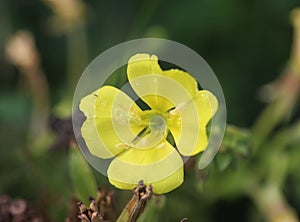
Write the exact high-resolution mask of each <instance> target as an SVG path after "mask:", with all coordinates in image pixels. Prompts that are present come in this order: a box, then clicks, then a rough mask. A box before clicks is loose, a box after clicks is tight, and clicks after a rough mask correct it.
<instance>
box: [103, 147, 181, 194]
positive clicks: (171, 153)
mask: <svg viewBox="0 0 300 222" xmlns="http://www.w3.org/2000/svg"><path fill="white" fill-rule="evenodd" d="M107 174H108V178H109V181H110V182H111V183H112V184H113V185H114V186H116V187H118V188H120V189H132V188H134V187H135V186H136V185H137V183H138V182H139V181H140V180H143V181H144V183H145V184H146V185H149V184H152V186H153V191H154V192H155V193H166V192H169V191H171V190H173V189H175V188H176V187H178V186H179V185H180V184H181V183H182V182H183V162H182V159H181V157H180V155H179V154H178V152H177V151H176V149H175V148H174V147H172V146H171V145H170V144H169V143H168V142H164V143H162V144H161V145H160V146H159V147H157V148H152V149H137V148H130V149H128V150H125V151H124V152H122V153H121V154H119V155H118V156H117V157H116V158H115V159H114V160H113V161H112V162H111V164H110V166H109V168H108V171H107Z"/></svg>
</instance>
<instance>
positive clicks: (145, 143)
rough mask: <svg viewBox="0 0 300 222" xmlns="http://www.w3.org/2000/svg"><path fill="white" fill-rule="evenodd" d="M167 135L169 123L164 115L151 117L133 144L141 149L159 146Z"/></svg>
mask: <svg viewBox="0 0 300 222" xmlns="http://www.w3.org/2000/svg"><path fill="white" fill-rule="evenodd" d="M166 135H167V123H166V120H165V119H164V117H163V116H161V115H158V114H155V115H153V116H151V117H150V119H149V123H148V126H147V127H146V128H144V130H142V131H141V132H140V133H139V135H137V137H136V138H135V139H134V140H133V141H132V146H133V147H135V148H140V149H149V148H154V147H159V145H160V144H161V143H162V142H163V141H164V140H163V139H165V138H166Z"/></svg>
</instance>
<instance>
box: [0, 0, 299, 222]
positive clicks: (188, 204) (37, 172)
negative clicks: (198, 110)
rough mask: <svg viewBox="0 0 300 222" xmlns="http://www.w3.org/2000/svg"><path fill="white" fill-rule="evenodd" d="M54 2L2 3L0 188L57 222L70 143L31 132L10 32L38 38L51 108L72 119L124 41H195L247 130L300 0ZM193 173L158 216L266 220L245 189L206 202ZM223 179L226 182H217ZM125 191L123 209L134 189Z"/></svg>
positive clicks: (278, 65) (102, 181)
mask: <svg viewBox="0 0 300 222" xmlns="http://www.w3.org/2000/svg"><path fill="white" fill-rule="evenodd" d="M64 1H66V2H69V0H62V1H61V2H64ZM49 2H51V1H38V0H27V1H17V0H1V2H0V25H1V29H0V44H1V45H0V46H1V55H0V141H1V148H0V194H8V195H10V196H11V197H20V198H24V199H26V200H27V201H29V202H30V203H33V204H34V205H35V206H38V208H39V209H44V211H46V214H47V215H48V216H49V218H51V220H52V221H63V220H64V218H65V217H66V214H67V210H68V208H69V202H70V200H71V196H72V189H73V188H72V183H71V181H70V180H71V179H70V176H69V170H68V153H67V151H66V149H59V150H58V151H55V152H49V151H48V148H49V147H50V146H51V144H53V143H54V142H55V139H56V137H57V135H55V133H53V132H52V133H47V136H45V135H42V136H37V137H39V138H36V137H35V134H34V133H33V132H35V131H34V130H33V131H31V129H30V126H31V125H32V121H33V120H32V118H34V117H33V114H32V113H34V108H33V106H34V102H33V99H32V95H33V94H38V92H37V91H35V92H32V91H31V89H30V80H28V77H27V76H26V75H24V74H22V70H21V71H20V68H19V67H18V65H17V66H16V65H15V64H12V63H11V62H10V60H9V59H8V58H7V56H6V55H5V54H6V53H5V51H6V45H7V42H8V40H9V38H10V37H11V36H12V35H13V34H14V33H16V32H17V31H18V30H27V31H29V32H30V33H31V34H32V36H33V38H34V40H35V44H36V49H37V51H38V53H39V56H40V61H41V64H40V69H41V70H42V71H43V72H44V74H45V76H46V80H47V83H48V86H49V107H50V113H51V114H54V115H56V116H59V117H66V116H68V114H70V113H71V110H70V109H71V106H70V104H71V102H72V101H71V100H72V93H73V90H74V88H75V84H76V82H77V81H78V79H79V77H80V75H81V73H82V72H83V70H84V68H85V67H86V66H87V65H88V63H89V62H91V61H92V60H93V59H94V58H95V57H96V56H97V55H99V54H100V53H101V52H103V51H104V50H106V49H108V48H110V47H112V46H114V45H116V44H118V43H121V42H124V41H126V40H131V39H135V38H142V37H161V38H167V39H170V40H174V41H177V42H179V43H182V44H184V45H186V46H188V47H190V48H192V49H193V50H195V51H196V52H197V53H199V54H200V55H201V56H202V57H203V58H204V59H205V60H206V61H207V62H208V64H209V65H210V66H211V67H212V69H213V70H214V72H215V74H216V76H217V77H218V79H219V81H220V83H221V85H222V87H223V91H224V95H225V99H226V104H227V115H228V122H229V123H231V124H234V125H237V126H239V127H245V128H247V127H250V126H251V125H252V123H253V121H254V120H255V119H256V117H257V115H258V114H259V113H260V111H261V109H262V108H263V107H264V103H262V102H261V101H259V98H258V90H259V88H260V87H261V86H262V85H264V84H266V83H269V82H271V81H272V80H274V79H275V78H276V77H278V76H279V74H280V73H281V71H282V70H283V69H284V68H285V66H286V63H287V60H288V58H289V54H290V49H291V42H292V35H293V32H292V26H291V23H290V19H289V13H290V11H291V10H292V9H293V8H295V7H296V6H299V1H297V0H284V1H282V0H272V1H271V0H264V1H260V0H252V1H250V0H243V1H242V0H227V1H221V0H212V1H211V0H192V1H169V0H166V1H159V0H152V1H150V0H142V1H137V0H135V1H130V2H126V1H98V0H86V1H82V2H80V6H79V7H77V9H76V7H75V8H72V7H68V4H66V5H63V6H60V7H62V9H58V6H57V7H56V6H53V4H51V3H49ZM53 2H56V4H57V5H59V3H57V2H59V1H53ZM78 2H79V1H78ZM54 5H55V4H54ZM51 6H52V7H51ZM78 8H79V9H78ZM72 10H74V11H72ZM76 10H79V12H78V11H77V12H76ZM81 10H82V11H81ZM64 13H65V14H64ZM72 13H73V14H75V15H74V17H72V16H73V14H72ZM76 13H78V15H77V14H76ZM64 16H65V17H64ZM68 19H69V20H68ZM37 112H38V111H37ZM296 117H297V115H296ZM93 172H94V175H95V177H96V180H97V184H98V185H100V186H109V185H108V184H107V182H106V178H103V177H101V176H100V175H99V174H98V173H96V172H95V171H93ZM230 172H231V173H234V169H231V170H230ZM194 177H195V176H194V173H193V172H188V173H187V178H186V181H185V183H184V185H183V186H181V187H180V188H179V189H177V190H175V191H174V192H172V193H170V194H167V195H166V196H167V200H166V201H167V203H166V206H165V208H163V209H162V210H161V212H160V214H161V215H162V216H161V219H160V220H159V221H180V219H181V218H183V217H188V218H189V219H190V221H229V220H233V221H261V216H259V213H258V212H257V210H256V208H255V206H254V205H253V203H252V202H251V201H250V200H249V198H248V197H246V195H232V196H230V195H231V193H230V194H229V195H227V196H226V195H225V197H222V198H211V199H210V195H205V189H204V193H201V192H200V191H199V189H196V187H197V186H198V185H193V184H195V183H196V182H195V178H194ZM219 177H224V175H222V174H221V173H220V174H219ZM218 186H220V187H222V180H221V179H220V180H219V184H218ZM218 186H216V185H215V186H214V187H218ZM298 186H299V184H298V183H297V182H295V181H294V180H292V181H289V183H288V184H287V185H286V186H285V189H286V191H285V192H286V194H287V198H288V200H289V201H290V202H292V205H293V207H294V208H295V209H296V210H297V211H298V213H300V199H297V198H295V196H294V192H298V194H300V189H299V187H298ZM109 188H110V189H114V188H112V187H109ZM216 189H217V188H216ZM216 192H217V191H216ZM119 193H121V192H117V197H116V198H118V194H119ZM122 195H123V194H120V195H119V200H118V201H119V202H118V204H117V205H118V207H119V208H121V207H122V206H124V204H125V201H126V200H127V199H126V197H129V196H130V192H128V193H127V194H125V195H124V196H125V197H122ZM126 195H127V196H126ZM212 196H213V195H212ZM298 197H300V195H298ZM121 200H122V201H121ZM178 202H180V203H181V204H180V208H179V207H178ZM45 208H46V209H45ZM119 210H120V209H119ZM0 221H1V220H0Z"/></svg>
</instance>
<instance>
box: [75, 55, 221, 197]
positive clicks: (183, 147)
mask: <svg viewBox="0 0 300 222" xmlns="http://www.w3.org/2000/svg"><path fill="white" fill-rule="evenodd" d="M127 77H128V80H129V83H130V86H131V87H132V89H133V90H134V92H135V93H136V94H137V95H138V96H139V98H141V99H142V100H143V101H144V102H145V103H146V104H147V105H148V106H149V107H150V108H151V109H149V110H142V109H141V108H140V107H139V106H138V105H137V104H136V103H135V102H134V101H133V100H132V99H131V98H130V97H129V96H128V95H127V94H125V93H124V92H123V91H121V90H119V89H117V88H115V87H113V86H103V87H102V88H100V89H98V90H96V91H95V92H93V93H91V94H90V95H88V96H86V97H84V98H83V99H82V100H81V103H80V109H81V110H82V111H83V112H84V114H85V116H86V117H87V118H86V120H85V122H84V123H83V125H82V128H81V132H82V136H83V138H84V140H85V143H86V145H87V147H88V148H89V150H90V152H91V153H92V154H93V155H95V156H97V157H100V158H103V159H108V158H114V159H112V161H111V163H110V165H109V167H108V170H107V174H108V178H109V181H110V183H111V184H113V185H114V186H116V187H118V188H121V189H133V188H134V187H135V186H136V184H137V182H138V181H140V180H143V181H144V183H145V184H146V185H148V184H152V187H153V192H155V193H158V194H161V193H166V192H169V191H171V190H173V189H175V188H176V187H178V186H179V185H180V184H181V183H182V182H183V160H182V156H192V155H195V154H198V153H199V152H201V151H203V150H205V148H206V146H207V143H208V141H207V140H208V139H207V132H206V125H207V123H208V122H209V120H210V119H211V118H212V116H213V115H214V113H215V112H216V110H217V107H218V102H217V99H216V98H215V96H214V95H213V94H212V93H211V92H209V91H207V90H199V89H198V85H197V82H196V80H195V79H194V78H193V77H192V76H191V75H190V74H189V73H187V72H184V71H181V70H178V69H170V70H162V69H161V68H160V66H159V64H158V58H157V56H154V55H152V56H150V55H148V54H137V55H134V56H132V57H131V58H130V60H129V61H128V66H127ZM168 133H171V134H172V136H173V138H174V141H175V144H171V143H170V142H169V141H168V140H167V136H168ZM173 145H174V146H175V147H174V146H173Z"/></svg>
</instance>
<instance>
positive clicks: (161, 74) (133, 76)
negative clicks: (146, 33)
mask: <svg viewBox="0 0 300 222" xmlns="http://www.w3.org/2000/svg"><path fill="white" fill-rule="evenodd" d="M127 75H128V80H129V82H130V85H131V86H132V88H133V90H134V91H135V92H136V93H137V95H138V96H139V97H140V98H142V99H143V100H144V101H145V102H146V103H147V104H148V105H149V106H150V107H151V108H152V109H156V110H159V111H161V112H165V111H167V110H168V109H170V108H172V107H174V106H176V105H177V104H180V103H182V102H185V101H189V100H190V99H191V98H192V97H193V96H194V95H195V94H196V92H197V91H198V88H197V82H196V80H195V79H194V78H193V77H192V76H191V75H190V74H188V73H187V72H184V71H181V70H177V69H171V70H167V71H162V70H161V68H160V66H159V64H158V58H157V56H154V55H152V56H150V55H148V54H137V55H135V56H133V57H131V58H130V60H129V62H128V66H127Z"/></svg>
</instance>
